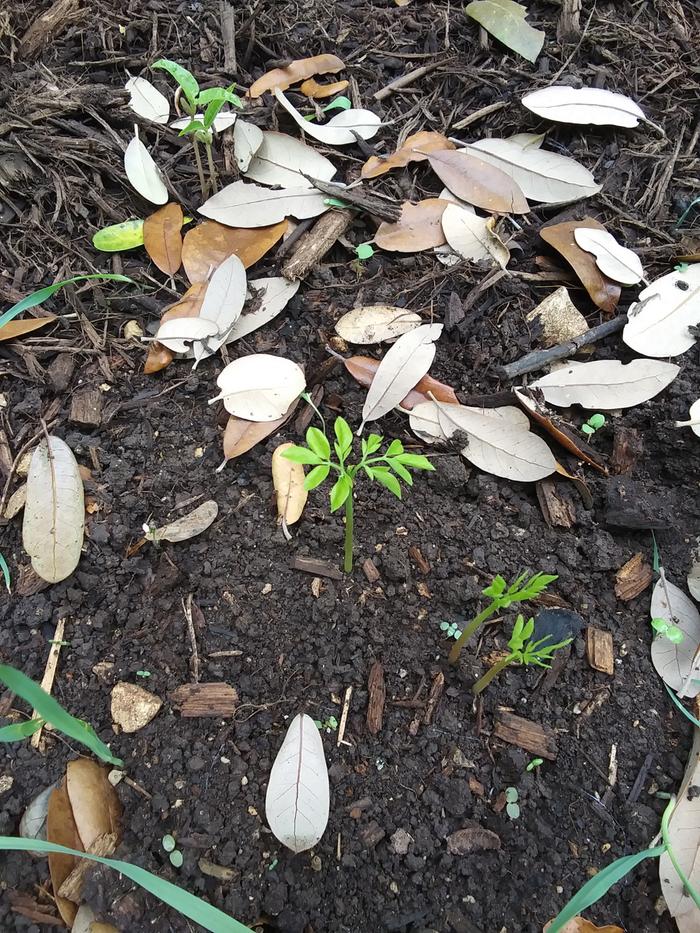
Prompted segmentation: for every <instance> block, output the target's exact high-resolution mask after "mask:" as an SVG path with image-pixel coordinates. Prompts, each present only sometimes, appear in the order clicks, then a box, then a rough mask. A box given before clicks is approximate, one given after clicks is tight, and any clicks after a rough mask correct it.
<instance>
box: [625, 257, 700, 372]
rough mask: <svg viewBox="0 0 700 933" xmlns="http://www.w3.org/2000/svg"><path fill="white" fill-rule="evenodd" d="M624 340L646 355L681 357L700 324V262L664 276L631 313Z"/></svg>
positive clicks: (628, 314)
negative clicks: (693, 328) (694, 329)
mask: <svg viewBox="0 0 700 933" xmlns="http://www.w3.org/2000/svg"><path fill="white" fill-rule="evenodd" d="M627 317H628V321H627V324H625V329H624V330H623V331H622V339H623V340H624V341H625V343H626V344H627V346H628V347H632V349H633V350H636V351H637V353H643V354H644V355H645V356H678V355H679V354H680V353H685V351H686V350H689V349H690V348H691V347H692V346H693V345H694V344H695V340H696V337H695V335H694V334H692V333H691V332H690V330H689V328H691V327H697V326H698V324H700V263H696V264H695V265H692V266H688V268H687V269H686V270H685V271H684V272H678V271H674V272H669V273H668V274H667V275H662V276H661V278H659V279H656V281H654V282H652V283H651V284H650V285H647V287H646V288H645V289H644V290H643V291H641V292H640V293H639V300H638V301H637V302H635V303H634V304H633V305H632V306H631V307H630V309H629V311H628V312H627Z"/></svg>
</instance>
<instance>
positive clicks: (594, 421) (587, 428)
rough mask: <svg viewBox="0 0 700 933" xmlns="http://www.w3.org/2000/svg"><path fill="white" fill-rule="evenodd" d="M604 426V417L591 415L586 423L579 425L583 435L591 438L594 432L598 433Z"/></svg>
mask: <svg viewBox="0 0 700 933" xmlns="http://www.w3.org/2000/svg"><path fill="white" fill-rule="evenodd" d="M604 424H605V415H600V414H597V415H591V417H590V418H589V419H588V421H587V422H586V423H585V424H582V425H581V430H582V431H583V433H584V434H587V435H588V436H589V437H591V436H592V435H593V434H595V432H596V431H599V430H600V429H601V428H602V427H603V425H604Z"/></svg>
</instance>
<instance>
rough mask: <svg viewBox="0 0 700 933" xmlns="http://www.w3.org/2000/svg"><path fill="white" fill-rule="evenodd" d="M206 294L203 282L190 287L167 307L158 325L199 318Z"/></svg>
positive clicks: (205, 284) (205, 286)
mask: <svg viewBox="0 0 700 933" xmlns="http://www.w3.org/2000/svg"><path fill="white" fill-rule="evenodd" d="M206 292H207V283H206V282H204V281H202V282H196V283H195V284H194V285H190V287H189V288H188V289H187V291H186V292H185V294H184V295H183V296H182V298H179V299H178V300H177V301H176V302H174V303H173V304H171V305H168V307H167V308H166V309H165V311H163V314H162V315H161V318H160V323H161V324H165V322H166V321H176V320H179V319H181V318H186V317H199V312H200V310H201V307H202V302H203V301H204V296H205V294H206Z"/></svg>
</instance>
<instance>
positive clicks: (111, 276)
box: [0, 272, 134, 327]
mask: <svg viewBox="0 0 700 933" xmlns="http://www.w3.org/2000/svg"><path fill="white" fill-rule="evenodd" d="M87 279H106V280H107V281H110V282H128V283H129V284H130V285H133V284H134V280H133V279H130V278H129V277H128V276H126V275H119V274H118V273H116V272H115V273H103V272H98V273H95V274H94V275H93V274H90V275H74V276H73V277H72V278H70V279H63V281H61V282H54V283H53V285H47V286H46V287H45V288H39V289H37V290H36V291H35V292H32V293H31V295H25V297H24V298H22V299H20V300H19V301H18V302H17V303H16V304H14V305H12V307H11V308H8V309H7V311H5V312H4V313H3V314H0V327H4V326H5V324H9V322H10V321H13V320H14V319H15V318H16V317H17V315H18V314H21V313H22V311H27V310H28V309H29V308H36V306H37V305H40V304H43V303H44V302H45V301H46V299H47V298H50V297H51V296H52V295H54V294H55V293H56V292H57V291H58V290H59V289H61V288H63V287H64V285H72V284H73V282H84V281H86V280H87Z"/></svg>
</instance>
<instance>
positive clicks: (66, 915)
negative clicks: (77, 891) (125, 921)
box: [46, 778, 83, 928]
mask: <svg viewBox="0 0 700 933" xmlns="http://www.w3.org/2000/svg"><path fill="white" fill-rule="evenodd" d="M46 839H47V841H48V842H55V843H56V844H57V845H60V846H67V847H68V848H69V849H77V850H78V851H79V852H80V851H83V845H82V843H81V841H80V836H79V834H78V829H77V827H76V825H75V820H74V819H73V810H72V808H71V805H70V801H69V799H68V792H67V790H66V781H65V778H64V780H63V781H62V782H61V785H60V787H57V788H56V790H55V791H54V792H53V793H52V794H51V796H50V798H49V808H48V812H47V817H46ZM77 861H78V860H77V858H75V856H73V855H64V854H63V853H62V852H49V873H50V874H51V884H52V886H53V889H54V892H57V891H58V889H59V888H60V887H61V885H62V884H63V882H64V881H65V880H66V878H67V877H68V875H70V873H71V872H72V871H73V869H74V868H75V865H76V862H77ZM55 896H56V906H57V907H58V910H59V913H60V914H61V917H62V918H63V920H64V921H65V923H66V925H67V926H68V927H69V928H70V927H71V926H72V925H73V921H74V920H75V915H76V913H77V912H78V906H77V904H74V903H73V902H72V901H69V900H67V899H66V898H65V897H59V896H58V894H56V895H55Z"/></svg>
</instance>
